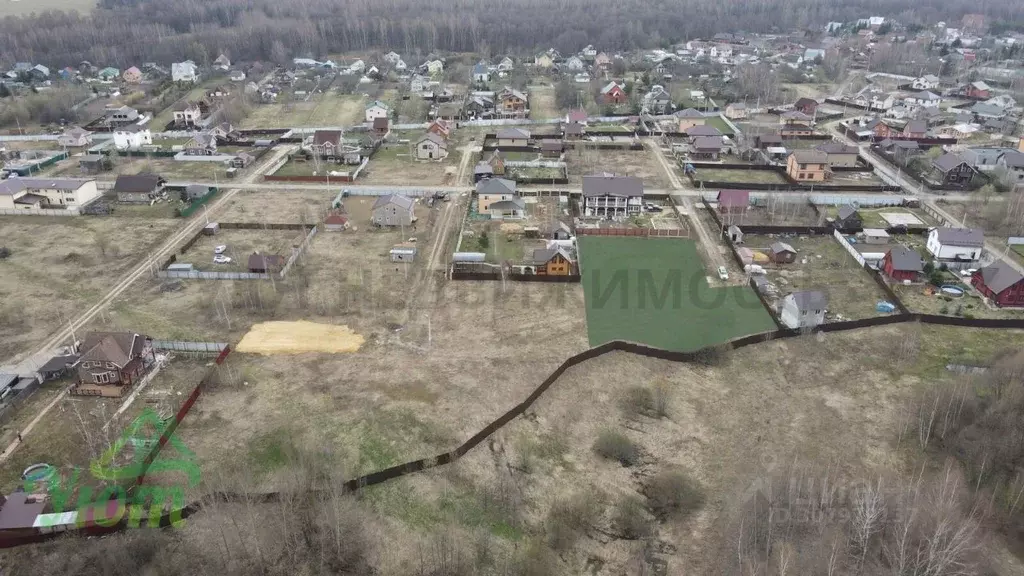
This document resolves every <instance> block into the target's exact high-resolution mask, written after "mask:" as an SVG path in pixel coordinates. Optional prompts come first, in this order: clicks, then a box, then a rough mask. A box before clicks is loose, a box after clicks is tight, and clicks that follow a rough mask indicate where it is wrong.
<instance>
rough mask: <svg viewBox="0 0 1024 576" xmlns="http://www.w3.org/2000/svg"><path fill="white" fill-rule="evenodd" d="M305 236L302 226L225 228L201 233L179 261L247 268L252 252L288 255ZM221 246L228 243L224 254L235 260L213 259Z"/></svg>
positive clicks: (220, 268) (214, 267) (222, 269)
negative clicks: (293, 228) (208, 233)
mask: <svg viewBox="0 0 1024 576" xmlns="http://www.w3.org/2000/svg"><path fill="white" fill-rule="evenodd" d="M310 227H312V224H310ZM307 233H308V232H307ZM304 237H305V234H304V233H303V232H302V231H301V230H235V229H221V231H220V232H219V233H218V234H217V235H216V236H206V235H203V236H200V237H199V240H198V241H197V242H196V243H195V244H193V245H192V246H191V247H190V248H189V249H188V250H187V251H186V252H185V253H184V254H178V260H177V261H178V262H179V263H189V264H192V265H193V266H194V267H195V269H196V270H209V271H220V272H247V271H248V270H249V268H248V259H249V256H250V255H251V254H252V253H254V252H259V253H260V254H267V255H277V256H282V257H284V258H286V259H287V258H288V257H289V256H290V255H291V248H292V246H297V245H299V243H301V242H302V238H304ZM217 246H225V247H226V249H225V251H224V256H227V257H228V258H231V262H228V263H226V264H215V263H214V262H213V255H214V252H213V251H214V248H215V247H217Z"/></svg>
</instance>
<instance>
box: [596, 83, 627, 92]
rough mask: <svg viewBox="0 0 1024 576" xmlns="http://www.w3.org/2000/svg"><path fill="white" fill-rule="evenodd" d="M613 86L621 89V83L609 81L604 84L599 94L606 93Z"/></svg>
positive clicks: (612, 88)
mask: <svg viewBox="0 0 1024 576" xmlns="http://www.w3.org/2000/svg"><path fill="white" fill-rule="evenodd" d="M615 88H618V89H619V90H622V85H621V84H619V83H618V82H609V83H608V84H607V85H605V87H604V88H601V94H607V93H609V92H611V91H612V90H614V89H615Z"/></svg>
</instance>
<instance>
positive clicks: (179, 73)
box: [171, 60, 199, 83]
mask: <svg viewBox="0 0 1024 576" xmlns="http://www.w3.org/2000/svg"><path fill="white" fill-rule="evenodd" d="M171 80H172V81H174V82H193V83H194V82H198V81H199V69H198V68H197V67H196V63H195V62H193V61H191V60H185V61H184V62H175V63H173V64H171Z"/></svg>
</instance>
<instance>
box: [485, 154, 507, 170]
mask: <svg viewBox="0 0 1024 576" xmlns="http://www.w3.org/2000/svg"><path fill="white" fill-rule="evenodd" d="M487 164H488V165H489V166H490V167H491V171H492V172H493V173H494V174H495V175H497V176H501V175H503V174H505V157H504V156H502V155H501V151H500V150H495V151H493V152H491V156H490V158H488V159H487Z"/></svg>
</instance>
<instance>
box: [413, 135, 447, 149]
mask: <svg viewBox="0 0 1024 576" xmlns="http://www.w3.org/2000/svg"><path fill="white" fill-rule="evenodd" d="M424 140H430V141H431V142H433V143H434V144H437V145H438V146H440V147H441V148H445V149H447V148H448V143H447V142H445V141H444V138H441V137H440V136H438V135H437V134H436V133H434V132H427V133H426V134H424V135H423V136H421V137H420V139H419V140H417V141H416V143H417V144H419V143H420V142H423V141H424Z"/></svg>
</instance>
